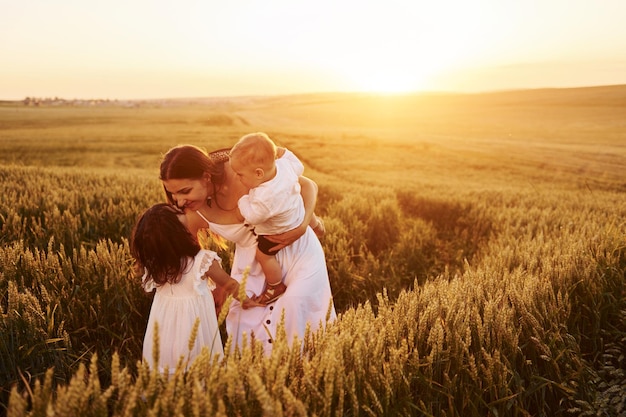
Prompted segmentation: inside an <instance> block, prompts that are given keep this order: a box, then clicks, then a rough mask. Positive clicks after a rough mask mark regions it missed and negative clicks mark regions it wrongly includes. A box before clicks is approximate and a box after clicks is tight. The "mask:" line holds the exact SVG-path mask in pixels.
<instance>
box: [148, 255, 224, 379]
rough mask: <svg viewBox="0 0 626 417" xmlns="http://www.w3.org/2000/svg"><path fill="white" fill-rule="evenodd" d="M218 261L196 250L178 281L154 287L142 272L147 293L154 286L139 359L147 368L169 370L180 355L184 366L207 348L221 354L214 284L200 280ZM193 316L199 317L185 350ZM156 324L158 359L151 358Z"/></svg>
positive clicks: (173, 368)
mask: <svg viewBox="0 0 626 417" xmlns="http://www.w3.org/2000/svg"><path fill="white" fill-rule="evenodd" d="M214 260H217V261H221V259H220V258H219V257H218V256H217V254H216V253H215V252H212V251H209V250H200V252H198V254H197V255H196V256H195V257H194V259H193V262H190V264H189V266H188V267H187V270H186V271H183V273H182V277H181V279H180V281H179V282H177V283H175V284H164V285H160V286H157V285H155V284H154V282H153V281H152V279H150V278H149V277H147V276H146V275H144V279H143V286H144V289H145V290H146V291H147V292H150V291H152V290H154V289H156V294H155V295H154V300H153V301H152V307H151V309H150V317H149V319H148V326H147V329H146V334H145V337H144V342H143V358H144V360H145V361H147V362H148V364H149V365H150V368H152V369H154V368H157V369H158V370H159V371H160V372H164V371H165V368H169V372H170V373H173V372H174V371H175V369H176V366H177V364H178V362H179V360H180V358H181V357H182V358H183V360H184V361H185V362H184V363H185V364H186V365H187V366H188V365H190V364H191V362H192V361H193V360H194V359H195V358H196V357H197V356H198V355H199V354H200V352H201V351H202V349H203V348H205V347H206V348H207V349H208V350H209V352H210V353H211V356H213V355H219V357H222V356H223V355H224V348H223V347H222V339H221V337H220V332H219V328H218V324H217V317H216V314H215V302H214V300H213V293H212V292H211V291H212V290H213V289H214V288H215V283H213V281H211V280H210V279H202V277H203V275H204V274H205V273H206V272H207V271H208V270H209V268H210V267H211V263H212V262H213V261H214ZM196 319H199V320H200V323H199V326H198V331H197V335H196V339H195V342H194V343H193V346H192V348H191V350H190V349H189V339H190V336H191V333H192V330H193V327H194V325H195V322H196ZM156 324H158V336H159V362H158V364H155V363H154V361H153V350H154V334H155V325H156Z"/></svg>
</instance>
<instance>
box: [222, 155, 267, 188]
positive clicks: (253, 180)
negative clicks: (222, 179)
mask: <svg viewBox="0 0 626 417" xmlns="http://www.w3.org/2000/svg"><path fill="white" fill-rule="evenodd" d="M230 167H231V168H232V170H233V171H234V172H235V174H236V175H237V178H238V179H239V181H241V183H242V184H243V185H244V186H245V187H246V188H247V189H251V188H255V187H258V186H259V185H260V184H261V183H262V182H263V171H260V173H259V170H258V169H256V168H255V167H253V166H251V165H247V164H244V163H242V161H241V158H237V157H235V158H231V159H230Z"/></svg>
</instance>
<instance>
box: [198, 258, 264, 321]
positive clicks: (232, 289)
mask: <svg viewBox="0 0 626 417" xmlns="http://www.w3.org/2000/svg"><path fill="white" fill-rule="evenodd" d="M206 277H209V278H211V279H212V280H213V282H214V283H215V285H217V286H219V287H221V288H222V289H223V292H224V293H225V295H226V296H228V295H232V296H233V298H235V300H237V301H239V302H240V303H241V306H242V307H243V308H244V309H248V308H250V307H256V306H260V305H261V304H259V303H256V302H255V301H253V300H252V299H250V298H249V297H248V296H247V295H245V294H243V300H241V299H239V298H240V297H239V283H238V282H237V280H235V279H234V278H233V277H231V276H230V275H228V274H227V273H226V271H224V270H223V269H222V266H221V265H220V263H219V262H218V261H216V260H213V262H211V266H210V267H209V270H208V271H207V272H206V274H205V278H206ZM220 307H221V305H220Z"/></svg>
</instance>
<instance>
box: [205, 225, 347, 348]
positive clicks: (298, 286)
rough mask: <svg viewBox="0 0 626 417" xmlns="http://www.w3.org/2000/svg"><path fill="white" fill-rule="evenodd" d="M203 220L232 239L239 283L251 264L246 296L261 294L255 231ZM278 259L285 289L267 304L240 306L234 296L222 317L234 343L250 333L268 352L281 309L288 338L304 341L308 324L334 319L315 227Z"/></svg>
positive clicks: (320, 324) (233, 271)
mask: <svg viewBox="0 0 626 417" xmlns="http://www.w3.org/2000/svg"><path fill="white" fill-rule="evenodd" d="M199 214H200V213H199ZM200 216H201V217H202V215H201V214H200ZM205 221H206V222H207V223H208V224H209V228H210V229H211V230H212V231H213V232H214V233H217V234H218V235H220V236H222V237H223V238H225V239H227V240H230V241H231V242H234V243H235V255H234V257H233V265H232V269H231V272H230V275H231V276H232V277H233V278H234V279H236V280H237V281H239V282H241V280H242V278H243V274H244V271H245V270H246V268H248V267H249V268H250V272H249V275H248V279H247V284H246V293H247V295H248V296H249V297H251V296H253V295H259V294H261V293H262V292H263V288H264V286H265V277H264V275H263V270H262V269H261V266H260V264H259V263H258V262H257V261H256V259H255V254H256V245H257V243H256V236H255V235H254V234H253V233H252V231H251V230H250V229H249V228H248V227H246V226H245V225H243V224H239V223H237V224H226V225H223V224H216V223H211V222H209V221H208V220H207V219H206V218H205ZM276 258H277V259H278V262H279V263H280V265H281V268H282V272H283V277H284V278H283V282H284V283H285V285H286V286H287V291H286V292H285V293H284V294H283V295H282V296H281V297H280V298H278V300H276V301H275V302H273V303H271V304H270V305H268V306H265V307H253V308H250V309H247V310H244V309H242V308H241V304H239V302H238V301H236V300H233V302H232V303H231V305H230V310H229V312H228V316H227V317H226V331H227V333H228V336H229V337H232V338H233V342H234V343H233V347H235V346H242V343H243V340H244V334H245V335H246V337H247V340H248V343H249V341H250V337H251V335H254V338H255V339H256V340H260V341H261V342H262V343H263V346H264V349H265V352H266V353H267V354H269V353H270V352H271V350H272V343H273V341H274V339H275V337H276V330H277V328H278V324H279V322H280V320H281V314H282V312H283V311H284V315H285V318H284V320H285V332H286V334H287V341H288V342H289V343H291V342H292V341H293V338H294V336H297V337H298V338H299V339H300V341H302V339H303V338H304V333H305V330H306V327H307V324H309V325H310V327H311V330H313V331H315V330H317V329H319V328H320V327H324V326H325V324H326V322H327V319H328V320H329V321H332V320H334V319H335V318H336V314H335V308H334V306H333V303H332V293H331V290H330V282H329V280H328V270H327V268H326V259H325V257H324V251H323V249H322V245H321V244H320V242H319V240H318V238H317V236H315V233H314V232H313V230H312V229H311V228H310V227H309V228H307V231H306V233H305V234H304V235H303V236H302V237H301V238H300V239H298V240H297V241H295V242H294V243H292V244H291V245H289V246H287V247H286V248H283V249H281V250H280V251H279V252H278V253H277V254H276Z"/></svg>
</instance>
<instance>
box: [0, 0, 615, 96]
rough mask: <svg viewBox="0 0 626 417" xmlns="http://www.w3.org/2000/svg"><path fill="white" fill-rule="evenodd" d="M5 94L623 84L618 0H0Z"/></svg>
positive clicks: (0, 80)
mask: <svg viewBox="0 0 626 417" xmlns="http://www.w3.org/2000/svg"><path fill="white" fill-rule="evenodd" d="M0 10H1V12H0V100H21V99H23V98H25V97H40V98H44V97H59V98H64V99H98V98H99V99H158V98H190V97H218V96H242V95H244V96H245V95H282V94H297V93H316V92H352V91H363V92H382V93H405V92H420V91H458V92H481V91H494V90H503V89H518V88H544V87H581V86H593V85H612V84H626V25H625V24H624V23H623V22H624V21H625V20H626V1H624V0H428V1H424V0H377V1H370V0H315V1H300V0H264V1H260V0H219V1H218V0H170V1H163V0H106V1H105V0H20V1H15V0H0Z"/></svg>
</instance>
